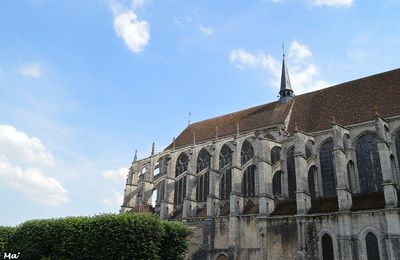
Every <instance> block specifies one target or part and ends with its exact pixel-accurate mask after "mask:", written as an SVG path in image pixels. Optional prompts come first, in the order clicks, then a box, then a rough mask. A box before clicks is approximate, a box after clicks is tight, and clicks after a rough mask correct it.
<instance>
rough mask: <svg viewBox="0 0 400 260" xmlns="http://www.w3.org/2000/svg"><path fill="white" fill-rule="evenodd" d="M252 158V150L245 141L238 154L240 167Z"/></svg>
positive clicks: (249, 144)
mask: <svg viewBox="0 0 400 260" xmlns="http://www.w3.org/2000/svg"><path fill="white" fill-rule="evenodd" d="M253 156H254V149H253V146H252V145H251V143H250V142H249V141H247V140H245V141H244V142H243V145H242V152H241V153H240V161H241V163H242V165H244V164H245V163H247V162H248V161H249V160H250V159H251V158H253Z"/></svg>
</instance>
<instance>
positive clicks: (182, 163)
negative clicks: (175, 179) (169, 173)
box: [175, 153, 189, 176]
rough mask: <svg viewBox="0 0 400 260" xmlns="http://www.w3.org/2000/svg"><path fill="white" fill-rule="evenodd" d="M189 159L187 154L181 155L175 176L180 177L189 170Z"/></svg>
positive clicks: (177, 162) (177, 161)
mask: <svg viewBox="0 0 400 260" xmlns="http://www.w3.org/2000/svg"><path fill="white" fill-rule="evenodd" d="M188 163H189V157H188V156H187V154H186V153H181V154H180V155H179V157H178V160H176V168H175V176H179V175H181V174H182V173H184V172H186V171H187V169H188Z"/></svg>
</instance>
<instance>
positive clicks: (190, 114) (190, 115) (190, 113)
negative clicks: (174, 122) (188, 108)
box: [188, 112, 192, 125]
mask: <svg viewBox="0 0 400 260" xmlns="http://www.w3.org/2000/svg"><path fill="white" fill-rule="evenodd" d="M191 117H192V112H189V119H188V125H190V123H191V122H190V118H191Z"/></svg>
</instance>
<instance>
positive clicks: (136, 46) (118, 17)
mask: <svg viewBox="0 0 400 260" xmlns="http://www.w3.org/2000/svg"><path fill="white" fill-rule="evenodd" d="M137 4H138V3H137ZM110 8H111V10H112V12H113V14H114V31H115V34H116V35H117V36H118V37H119V38H121V39H123V40H124V42H125V44H126V46H127V47H128V49H129V50H131V51H132V52H134V53H140V52H142V51H143V50H144V48H145V47H146V46H147V45H148V43H149V41H150V24H149V23H148V22H147V21H141V20H139V19H138V17H137V15H136V14H135V13H134V12H133V10H131V9H127V8H125V7H124V6H122V5H121V4H119V3H118V2H116V1H112V2H110Z"/></svg>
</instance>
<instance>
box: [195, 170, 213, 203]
mask: <svg viewBox="0 0 400 260" xmlns="http://www.w3.org/2000/svg"><path fill="white" fill-rule="evenodd" d="M209 189H210V173H209V172H206V173H204V174H203V175H201V176H199V177H198V179H197V185H196V200H197V201H207V196H208V194H209Z"/></svg>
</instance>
